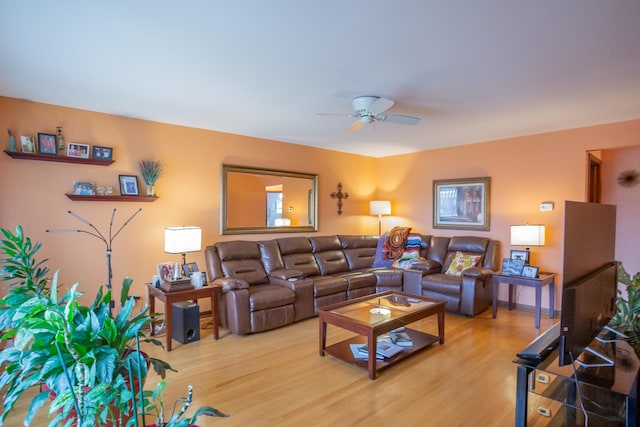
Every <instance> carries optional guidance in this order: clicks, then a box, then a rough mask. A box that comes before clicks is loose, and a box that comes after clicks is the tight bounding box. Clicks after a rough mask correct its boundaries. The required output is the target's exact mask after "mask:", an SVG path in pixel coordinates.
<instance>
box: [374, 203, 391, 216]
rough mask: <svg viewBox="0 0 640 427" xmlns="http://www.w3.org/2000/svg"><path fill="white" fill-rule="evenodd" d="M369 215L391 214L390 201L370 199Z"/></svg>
mask: <svg viewBox="0 0 640 427" xmlns="http://www.w3.org/2000/svg"><path fill="white" fill-rule="evenodd" d="M369 214H370V215H391V202H390V201H388V200H372V201H370V202H369Z"/></svg>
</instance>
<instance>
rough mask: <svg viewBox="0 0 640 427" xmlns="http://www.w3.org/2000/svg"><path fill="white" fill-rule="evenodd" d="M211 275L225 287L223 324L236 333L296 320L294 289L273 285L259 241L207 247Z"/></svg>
mask: <svg viewBox="0 0 640 427" xmlns="http://www.w3.org/2000/svg"><path fill="white" fill-rule="evenodd" d="M205 258H206V263H207V270H208V273H209V277H210V278H211V279H212V280H213V283H214V284H217V285H220V286H221V287H222V292H221V294H222V295H221V297H220V298H221V300H220V301H219V304H218V305H219V309H220V323H221V324H222V326H223V327H226V328H227V329H229V331H231V333H233V334H235V335H244V334H248V333H255V332H262V331H265V330H268V329H274V328H278V327H281V326H285V325H288V324H291V323H293V322H294V315H295V311H294V303H295V302H296V294H295V292H294V291H293V290H291V289H289V288H287V287H285V286H281V285H277V284H270V283H269V280H268V277H267V273H266V271H265V269H264V266H263V264H262V260H261V255H260V249H259V246H258V242H250V241H242V240H237V241H229V242H219V243H216V244H214V245H212V246H208V247H207V248H206V249H205Z"/></svg>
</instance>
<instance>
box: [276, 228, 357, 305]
mask: <svg viewBox="0 0 640 427" xmlns="http://www.w3.org/2000/svg"><path fill="white" fill-rule="evenodd" d="M329 237H335V236H329ZM315 239H317V240H316V245H317V247H318V250H319V251H320V252H324V251H323V249H328V248H330V247H331V245H330V242H329V240H328V239H324V238H315ZM336 239H337V238H336ZM277 242H278V248H279V249H280V255H281V256H282V261H283V263H284V267H285V269H287V270H297V271H300V272H301V273H302V275H303V276H304V278H306V279H309V280H310V281H311V282H312V284H313V303H314V307H313V308H314V315H315V314H317V313H318V308H319V307H323V306H325V305H330V304H335V303H338V302H342V301H346V300H347V286H348V283H347V280H346V279H345V278H344V277H342V276H339V275H333V274H332V273H335V272H340V271H343V268H347V263H346V259H344V254H343V255H342V257H340V254H338V253H337V252H335V251H332V250H330V249H328V251H329V253H328V254H325V256H322V255H320V256H319V258H320V260H321V265H322V268H323V269H324V272H323V271H322V270H321V269H320V265H318V262H317V258H316V256H315V255H316V254H314V250H313V246H312V244H311V238H308V237H284V238H281V239H277ZM323 244H324V246H323ZM323 261H324V262H323ZM323 273H324V274H326V275H323Z"/></svg>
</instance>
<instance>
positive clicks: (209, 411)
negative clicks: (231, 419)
mask: <svg viewBox="0 0 640 427" xmlns="http://www.w3.org/2000/svg"><path fill="white" fill-rule="evenodd" d="M166 386H167V382H166V381H160V382H158V384H157V385H156V387H155V389H154V390H153V392H151V391H147V390H145V391H144V404H143V405H142V406H143V411H144V417H143V418H144V419H145V420H146V419H147V418H154V419H155V423H154V424H147V427H187V426H195V425H196V424H195V423H196V421H197V420H198V418H199V417H201V416H203V415H205V416H210V417H228V416H229V415H227V414H225V413H223V412H220V411H219V410H217V409H215V408H212V407H210V406H201V407H199V408H197V409H196V410H195V412H194V413H193V416H191V417H188V416H187V415H186V412H187V410H188V409H189V408H190V406H191V403H192V399H193V388H192V387H191V385H189V386H188V388H187V396H186V397H181V398H179V399H178V400H176V401H175V402H174V404H173V408H172V410H171V414H169V415H167V414H165V407H164V401H163V398H162V393H163V391H164V389H165V388H166ZM180 403H181V404H182V406H181V407H180V409H179V410H178V411H177V412H176V409H177V405H178V404H180Z"/></svg>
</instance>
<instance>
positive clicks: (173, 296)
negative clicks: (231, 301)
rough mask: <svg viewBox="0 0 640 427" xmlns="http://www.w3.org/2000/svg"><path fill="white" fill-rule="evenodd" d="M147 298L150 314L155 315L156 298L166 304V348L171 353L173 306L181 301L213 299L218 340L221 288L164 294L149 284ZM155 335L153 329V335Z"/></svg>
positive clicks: (214, 321) (214, 327)
mask: <svg viewBox="0 0 640 427" xmlns="http://www.w3.org/2000/svg"><path fill="white" fill-rule="evenodd" d="M146 286H147V296H148V297H149V312H150V313H155V309H156V298H157V299H159V300H160V301H162V302H163V303H164V318H165V330H166V347H167V351H171V322H172V313H171V312H172V310H171V304H173V303H174V302H181V301H196V300H198V299H199V298H211V317H212V318H213V319H212V323H213V339H214V340H217V339H218V321H219V319H218V316H219V313H218V299H219V297H220V287H219V286H215V285H208V286H203V287H202V288H199V289H189V290H186V291H176V292H164V291H162V289H160V288H154V287H153V286H151V285H150V284H149V283H147V285H146ZM153 334H154V331H153V327H152V328H151V335H153Z"/></svg>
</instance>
